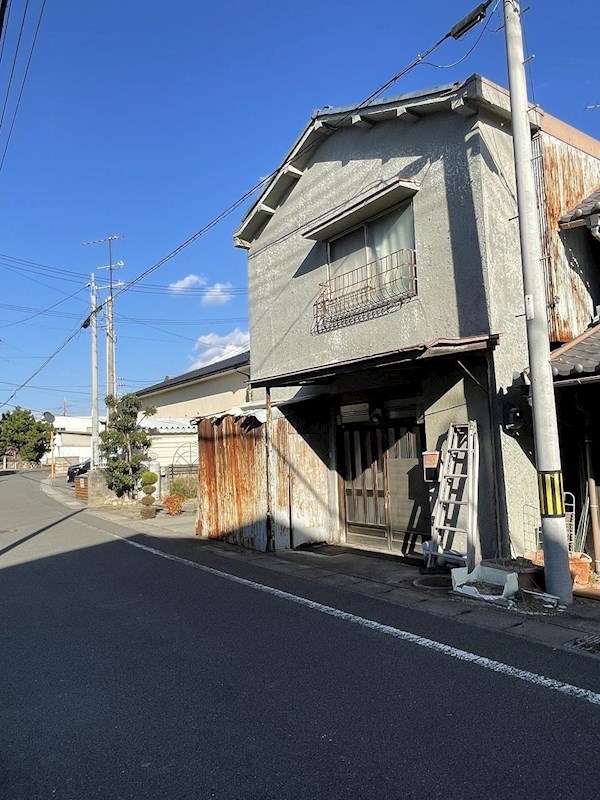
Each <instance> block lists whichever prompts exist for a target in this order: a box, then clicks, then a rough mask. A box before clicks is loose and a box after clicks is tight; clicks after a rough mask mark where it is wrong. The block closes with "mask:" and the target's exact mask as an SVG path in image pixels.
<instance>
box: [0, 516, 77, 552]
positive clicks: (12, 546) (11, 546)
mask: <svg viewBox="0 0 600 800" xmlns="http://www.w3.org/2000/svg"><path fill="white" fill-rule="evenodd" d="M83 510H84V509H83V508H78V509H77V510H76V511H72V512H71V513H70V514H66V515H65V516H64V517H60V518H59V519H55V520H54V522H51V523H50V524H48V525H44V527H43V528H38V529H37V530H36V531H33V532H32V533H29V534H27V536H24V537H23V538H22V539H19V541H18V542H13V543H12V544H9V545H7V546H6V547H3V548H2V549H1V550H0V556H1V555H3V554H4V553H8V552H9V551H10V550H14V549H15V547H18V546H19V545H21V544H24V543H25V542H28V541H29V540H30V539H34V538H35V537H36V536H39V534H40V533H44V531H48V530H50V528H54V526H55V525H59V524H60V523H61V522H64V521H65V520H67V519H70V518H71V517H74V516H76V515H77V514H80V513H81V512H82V511H83Z"/></svg>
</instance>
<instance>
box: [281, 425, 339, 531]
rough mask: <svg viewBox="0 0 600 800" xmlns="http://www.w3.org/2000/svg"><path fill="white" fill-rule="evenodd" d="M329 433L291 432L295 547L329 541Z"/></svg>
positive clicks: (290, 448)
mask: <svg viewBox="0 0 600 800" xmlns="http://www.w3.org/2000/svg"><path fill="white" fill-rule="evenodd" d="M327 446H328V437H327V434H322V433H313V434H304V435H300V434H299V433H296V432H290V436H289V453H290V510H291V513H290V518H291V527H292V537H293V541H294V547H297V546H298V545H299V544H303V543H305V542H323V541H327V539H328V531H329V527H330V519H329V483H328V478H329V475H328V469H327V464H326V463H325V462H324V461H323V460H322V458H321V457H320V455H319V454H320V453H326V452H327Z"/></svg>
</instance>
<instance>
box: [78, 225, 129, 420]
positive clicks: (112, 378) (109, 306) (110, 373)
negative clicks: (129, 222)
mask: <svg viewBox="0 0 600 800" xmlns="http://www.w3.org/2000/svg"><path fill="white" fill-rule="evenodd" d="M122 238H123V237H122V236H116V235H114V234H112V235H111V236H107V237H106V238H104V239H96V240H94V241H93V242H84V243H83V244H84V245H89V244H105V243H108V266H107V267H99V269H107V270H108V278H109V280H108V287H105V288H108V297H107V299H106V302H105V303H104V306H105V308H106V395H112V396H113V397H116V396H117V372H116V365H115V349H116V341H117V338H116V336H115V323H114V315H113V291H114V288H115V286H121V285H122V284H121V283H118V284H115V283H114V282H113V271H114V270H115V269H119V268H120V267H122V266H124V264H123V262H122V261H119V262H117V263H116V264H113V260H112V243H113V242H114V241H116V240H117V239H122ZM109 413H110V410H109V409H107V417H108V416H109Z"/></svg>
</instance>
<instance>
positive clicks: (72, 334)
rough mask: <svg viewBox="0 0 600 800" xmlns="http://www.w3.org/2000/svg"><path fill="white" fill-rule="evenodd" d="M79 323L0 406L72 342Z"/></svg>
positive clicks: (7, 402)
mask: <svg viewBox="0 0 600 800" xmlns="http://www.w3.org/2000/svg"><path fill="white" fill-rule="evenodd" d="M84 322H85V320H82V321H81V325H82V324H83V323H84ZM81 325H78V326H77V328H75V330H73V331H72V332H71V333H70V334H69V335H68V336H67V338H66V339H65V340H64V341H63V342H62V343H61V344H59V346H58V347H57V348H56V350H54V352H52V353H50V355H49V356H48V358H47V359H46V360H45V361H44V363H43V364H40V366H39V367H38V368H37V369H36V370H35V372H33V373H32V374H31V375H30V376H29V378H27V380H25V381H23V383H21V384H19V386H18V387H17V388H16V389H15V390H14V392H13V393H12V394H11V395H10V396H9V397H8V398H7V399H6V400H5V401H4V402H3V403H0V408H4V406H6V405H8V404H9V403H10V401H11V400H12V399H13V398H14V397H16V396H17V394H18V393H19V392H20V391H21V389H24V388H25V387H26V386H27V385H28V384H30V383H31V381H32V380H33V379H34V378H35V377H36V376H37V375H39V374H40V372H41V371H42V370H43V369H45V368H46V367H47V366H48V364H50V362H51V361H53V360H54V359H55V358H56V356H57V355H58V354H59V353H61V352H62V351H63V350H64V349H65V347H66V346H67V345H68V344H69V343H70V342H72V341H73V339H75V338H76V337H77V336H79V334H80V332H81Z"/></svg>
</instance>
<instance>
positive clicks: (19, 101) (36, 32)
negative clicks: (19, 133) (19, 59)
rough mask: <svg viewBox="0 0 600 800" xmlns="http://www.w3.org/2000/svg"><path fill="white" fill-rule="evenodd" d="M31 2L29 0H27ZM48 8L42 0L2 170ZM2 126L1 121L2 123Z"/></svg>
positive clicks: (5, 147) (0, 162) (9, 131)
mask: <svg viewBox="0 0 600 800" xmlns="http://www.w3.org/2000/svg"><path fill="white" fill-rule="evenodd" d="M27 2H29V0H27ZM45 8H46V0H42V7H41V9H40V15H39V17H38V22H37V26H36V29H35V33H34V35H33V42H32V43H31V49H30V51H29V58H28V59H27V66H26V67H25V73H24V75H23V80H22V81H21V88H20V89H19V96H18V98H17V104H16V106H15V110H14V113H13V118H12V121H11V123H10V128H9V130H8V137H7V139H6V144H5V145H4V151H3V153H2V159H1V160H0V172H2V167H3V166H4V161H5V159H6V153H7V152H8V146H9V144H10V140H11V137H12V132H13V129H14V127H15V122H16V120H17V114H18V113H19V107H20V105H21V98H22V97H23V90H24V89H25V81H26V80H27V75H28V74H29V67H30V66H31V60H32V58H33V51H34V49H35V44H36V42H37V37H38V33H39V32H40V26H41V24H42V17H43V15H44V9H45ZM0 126H1V123H0Z"/></svg>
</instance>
